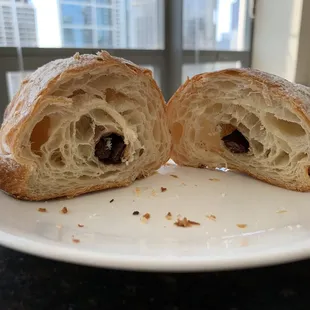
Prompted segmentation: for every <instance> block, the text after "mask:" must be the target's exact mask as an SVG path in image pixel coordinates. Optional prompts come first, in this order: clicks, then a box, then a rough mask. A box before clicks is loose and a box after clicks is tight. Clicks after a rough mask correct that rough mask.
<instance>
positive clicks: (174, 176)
mask: <svg viewBox="0 0 310 310" xmlns="http://www.w3.org/2000/svg"><path fill="white" fill-rule="evenodd" d="M170 176H171V177H173V178H175V179H178V178H179V177H178V176H177V175H176V174H170Z"/></svg>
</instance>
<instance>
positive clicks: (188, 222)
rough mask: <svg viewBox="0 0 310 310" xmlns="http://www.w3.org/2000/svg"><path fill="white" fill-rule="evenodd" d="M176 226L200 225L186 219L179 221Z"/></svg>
mask: <svg viewBox="0 0 310 310" xmlns="http://www.w3.org/2000/svg"><path fill="white" fill-rule="evenodd" d="M174 225H176V226H178V227H191V226H193V225H200V223H198V222H194V221H191V220H188V219H187V218H186V217H184V218H179V219H177V221H176V222H175V223H174Z"/></svg>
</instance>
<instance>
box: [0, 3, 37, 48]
mask: <svg viewBox="0 0 310 310" xmlns="http://www.w3.org/2000/svg"><path fill="white" fill-rule="evenodd" d="M15 8H16V18H17V25H18V29H15V28H14V27H15V26H16V23H15V14H14V9H15ZM18 35H19V40H20V45H21V46H27V47H36V46H37V25H36V11H35V7H34V6H33V4H32V3H31V0H15V4H14V6H12V1H11V0H0V46H17V45H18V37H17V36H18Z"/></svg>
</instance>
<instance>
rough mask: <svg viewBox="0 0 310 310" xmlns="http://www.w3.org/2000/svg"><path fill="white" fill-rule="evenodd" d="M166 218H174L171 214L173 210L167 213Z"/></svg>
mask: <svg viewBox="0 0 310 310" xmlns="http://www.w3.org/2000/svg"><path fill="white" fill-rule="evenodd" d="M166 219H167V220H169V221H170V220H172V214H171V212H168V213H167V214H166Z"/></svg>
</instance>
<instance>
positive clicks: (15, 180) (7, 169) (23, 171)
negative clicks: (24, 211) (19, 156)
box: [0, 155, 29, 197]
mask: <svg viewBox="0 0 310 310" xmlns="http://www.w3.org/2000/svg"><path fill="white" fill-rule="evenodd" d="M28 174H29V172H28V171H27V168H26V167H23V166H21V165H19V164H18V163H16V161H14V160H13V159H12V158H10V157H8V156H1V155H0V176H1V177H0V189H2V190H3V191H5V192H8V193H10V194H11V195H12V196H15V197H18V196H22V195H23V193H25V192H26V191H25V180H26V179H27V178H28Z"/></svg>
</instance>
